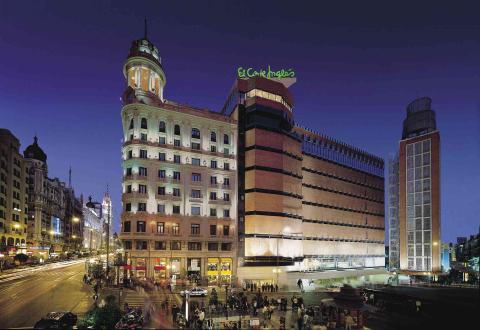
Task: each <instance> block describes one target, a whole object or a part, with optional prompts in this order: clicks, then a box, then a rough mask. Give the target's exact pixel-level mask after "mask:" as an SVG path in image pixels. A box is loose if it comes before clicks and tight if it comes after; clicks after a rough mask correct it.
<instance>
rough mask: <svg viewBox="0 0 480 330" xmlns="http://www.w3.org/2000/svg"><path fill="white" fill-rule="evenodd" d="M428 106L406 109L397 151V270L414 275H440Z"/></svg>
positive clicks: (436, 136)
mask: <svg viewBox="0 0 480 330" xmlns="http://www.w3.org/2000/svg"><path fill="white" fill-rule="evenodd" d="M431 102H432V100H431V99H430V98H428V97H422V98H419V99H416V100H414V101H413V102H411V103H410V104H409V105H408V106H407V118H406V119H405V120H404V122H403V134H402V140H400V148H399V209H398V211H399V212H398V214H399V228H400V269H401V270H402V271H404V272H407V273H411V274H418V275H430V274H431V273H438V272H440V271H441V262H440V246H441V242H440V133H439V132H438V130H437V127H436V120H435V112H434V111H433V110H432V109H431Z"/></svg>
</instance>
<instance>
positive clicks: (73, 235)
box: [70, 217, 80, 250]
mask: <svg viewBox="0 0 480 330" xmlns="http://www.w3.org/2000/svg"><path fill="white" fill-rule="evenodd" d="M72 222H73V225H72V226H71V227H70V235H71V237H72V239H73V248H74V250H76V249H77V241H76V238H77V236H76V235H75V234H74V233H73V232H74V230H73V227H74V224H75V223H78V222H80V219H79V218H78V217H73V218H72ZM75 232H76V230H75Z"/></svg>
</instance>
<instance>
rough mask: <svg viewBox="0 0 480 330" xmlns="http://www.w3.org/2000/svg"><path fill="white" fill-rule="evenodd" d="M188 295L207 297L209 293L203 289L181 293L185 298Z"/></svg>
mask: <svg viewBox="0 0 480 330" xmlns="http://www.w3.org/2000/svg"><path fill="white" fill-rule="evenodd" d="M187 293H188V295H189V296H190V297H206V296H207V294H208V291H207V290H206V289H202V288H193V289H191V290H182V291H180V295H181V296H185V295H186V294H187Z"/></svg>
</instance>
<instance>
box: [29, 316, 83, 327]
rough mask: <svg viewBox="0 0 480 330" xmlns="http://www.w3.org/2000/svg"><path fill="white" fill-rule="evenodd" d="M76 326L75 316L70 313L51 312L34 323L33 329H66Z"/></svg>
mask: <svg viewBox="0 0 480 330" xmlns="http://www.w3.org/2000/svg"><path fill="white" fill-rule="evenodd" d="M76 325H77V315H75V314H73V313H72V312H51V313H48V314H47V315H46V316H45V317H43V318H42V319H41V320H40V321H38V322H37V323H35V325H34V327H33V328H34V329H68V328H73V327H74V326H76Z"/></svg>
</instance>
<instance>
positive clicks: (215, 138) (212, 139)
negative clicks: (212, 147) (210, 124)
mask: <svg viewBox="0 0 480 330" xmlns="http://www.w3.org/2000/svg"><path fill="white" fill-rule="evenodd" d="M210 141H212V142H217V133H215V132H211V133H210Z"/></svg>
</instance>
